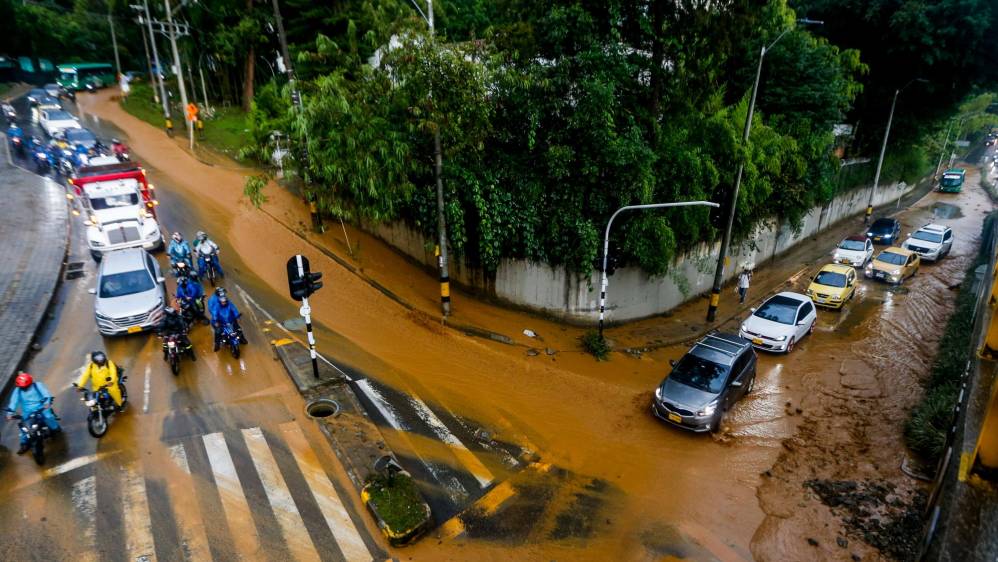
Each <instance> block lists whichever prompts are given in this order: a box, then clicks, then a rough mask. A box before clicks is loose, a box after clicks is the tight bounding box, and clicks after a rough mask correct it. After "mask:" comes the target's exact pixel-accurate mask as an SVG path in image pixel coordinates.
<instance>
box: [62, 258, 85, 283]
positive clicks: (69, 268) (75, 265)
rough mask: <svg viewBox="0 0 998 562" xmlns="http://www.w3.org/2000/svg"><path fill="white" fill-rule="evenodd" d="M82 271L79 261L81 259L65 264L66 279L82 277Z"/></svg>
mask: <svg viewBox="0 0 998 562" xmlns="http://www.w3.org/2000/svg"><path fill="white" fill-rule="evenodd" d="M84 273H85V272H84V271H83V262H81V261H74V262H70V263H68V264H66V280H67V281H68V280H70V279H78V278H80V277H83V274H84Z"/></svg>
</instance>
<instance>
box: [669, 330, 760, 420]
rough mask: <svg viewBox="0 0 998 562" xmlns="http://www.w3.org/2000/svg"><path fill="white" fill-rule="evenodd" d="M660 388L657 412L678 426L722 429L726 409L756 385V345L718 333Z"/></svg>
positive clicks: (692, 351)
mask: <svg viewBox="0 0 998 562" xmlns="http://www.w3.org/2000/svg"><path fill="white" fill-rule="evenodd" d="M670 363H672V372H671V373H669V376H668V377H666V378H665V380H663V381H662V384H660V385H658V388H656V389H655V398H654V400H652V407H651V411H652V413H653V414H655V416H656V417H657V418H659V419H661V420H663V421H667V422H669V423H671V424H673V425H678V426H679V427H682V428H685V429H689V430H692V431H697V432H704V431H710V432H715V433H716V432H717V431H718V430H719V429H721V420H722V419H723V418H724V413H725V412H727V411H728V410H730V409H731V408H732V407H733V406H734V405H735V402H737V401H738V400H739V399H741V397H743V396H745V395H746V394H748V393H749V392H751V391H752V387H753V386H755V366H756V355H755V350H754V349H752V343H751V342H749V341H748V340H746V339H744V338H740V337H738V336H736V335H734V334H726V333H722V332H715V333H713V334H709V335H707V336H705V337H704V338H703V339H701V340H700V341H698V342H697V343H696V344H695V345H694V346H693V347H692V348H690V350H689V351H687V352H686V355H684V356H683V358H682V359H680V360H679V361H670Z"/></svg>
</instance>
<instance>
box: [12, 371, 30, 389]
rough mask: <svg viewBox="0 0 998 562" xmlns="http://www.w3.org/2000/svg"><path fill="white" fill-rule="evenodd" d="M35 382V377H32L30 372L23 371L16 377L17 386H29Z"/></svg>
mask: <svg viewBox="0 0 998 562" xmlns="http://www.w3.org/2000/svg"><path fill="white" fill-rule="evenodd" d="M34 383H35V379H33V378H31V375H29V374H28V373H21V374H19V375H17V378H15V379H14V384H15V385H17V388H28V387H29V386H31V385H32V384H34Z"/></svg>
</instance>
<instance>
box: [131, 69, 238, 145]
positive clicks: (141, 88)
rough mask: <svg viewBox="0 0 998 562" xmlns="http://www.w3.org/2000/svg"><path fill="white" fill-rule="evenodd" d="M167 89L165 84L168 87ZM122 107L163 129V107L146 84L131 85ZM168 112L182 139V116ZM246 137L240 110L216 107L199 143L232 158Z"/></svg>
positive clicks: (205, 123)
mask: <svg viewBox="0 0 998 562" xmlns="http://www.w3.org/2000/svg"><path fill="white" fill-rule="evenodd" d="M169 87H170V84H169V83H168V84H167V88H169ZM121 107H122V108H123V109H124V110H125V111H127V112H128V113H131V114H132V115H134V116H135V117H138V118H139V119H141V120H143V121H145V122H146V123H149V124H150V125H152V126H154V127H157V128H159V129H162V128H163V127H164V126H165V123H164V120H163V106H162V104H158V103H156V101H155V100H154V98H153V90H152V86H151V85H150V84H149V83H148V82H138V83H133V84H132V91H131V92H130V93H129V95H128V100H127V101H124V102H122V103H121ZM170 109H171V113H172V114H173V129H174V131H176V134H178V135H181V136H183V135H184V134H186V133H185V131H184V117H183V115H181V114H180V113H178V112H177V111H176V108H173V107H171V108H170ZM247 136H248V134H247V132H246V114H245V113H243V111H242V109H241V108H238V107H219V108H217V109H216V110H215V115H214V116H213V117H212V118H211V119H205V121H204V140H201V141H199V142H201V143H204V145H205V146H208V147H210V148H211V149H212V150H215V151H216V152H221V153H223V154H226V155H228V156H230V157H232V158H235V157H236V155H237V154H238V153H239V149H241V148H242V147H243V145H244V144H245V139H246V138H247Z"/></svg>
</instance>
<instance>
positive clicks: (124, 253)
mask: <svg viewBox="0 0 998 562" xmlns="http://www.w3.org/2000/svg"><path fill="white" fill-rule="evenodd" d="M145 255H146V251H145V250H143V249H142V248H127V249H124V250H114V251H112V252H108V253H106V254H104V257H103V258H102V259H101V263H100V271H101V275H108V274H112V273H122V272H125V271H135V270H138V269H145V268H146V265H145V263H144V261H143V260H145Z"/></svg>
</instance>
